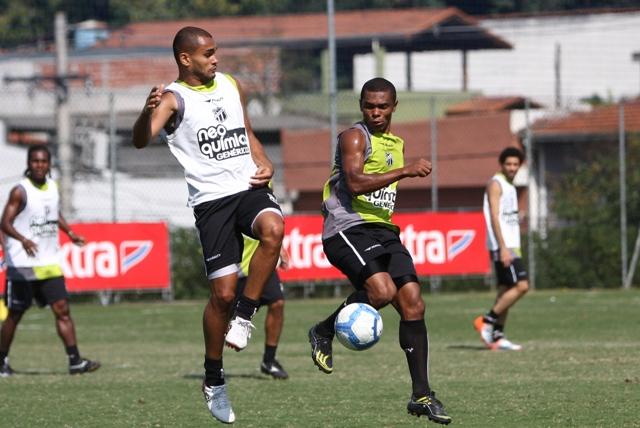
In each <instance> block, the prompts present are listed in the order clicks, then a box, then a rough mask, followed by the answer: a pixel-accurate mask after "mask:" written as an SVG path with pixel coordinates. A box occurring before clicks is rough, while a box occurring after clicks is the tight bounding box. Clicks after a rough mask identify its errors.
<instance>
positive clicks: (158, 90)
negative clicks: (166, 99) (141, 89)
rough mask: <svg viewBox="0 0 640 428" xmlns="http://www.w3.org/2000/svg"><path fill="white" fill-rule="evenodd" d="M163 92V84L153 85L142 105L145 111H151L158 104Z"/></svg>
mask: <svg viewBox="0 0 640 428" xmlns="http://www.w3.org/2000/svg"><path fill="white" fill-rule="evenodd" d="M163 92H164V85H160V86H154V87H153V88H152V89H151V92H150V93H149V96H148V97H147V102H146V103H145V105H144V111H145V113H151V112H152V111H153V110H154V109H155V108H156V107H158V105H159V104H160V100H161V99H162V93H163Z"/></svg>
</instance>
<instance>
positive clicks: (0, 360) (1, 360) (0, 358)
mask: <svg viewBox="0 0 640 428" xmlns="http://www.w3.org/2000/svg"><path fill="white" fill-rule="evenodd" d="M8 356H9V352H6V351H0V364H4V360H5V358H7V357H8Z"/></svg>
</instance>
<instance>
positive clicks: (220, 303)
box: [210, 289, 236, 309]
mask: <svg viewBox="0 0 640 428" xmlns="http://www.w3.org/2000/svg"><path fill="white" fill-rule="evenodd" d="M210 300H211V304H212V305H213V306H214V307H217V308H221V309H226V308H229V307H231V305H232V304H233V302H234V301H235V300H236V293H235V292H234V291H233V290H231V289H222V290H218V291H217V292H216V293H215V295H212V296H211V298H210Z"/></svg>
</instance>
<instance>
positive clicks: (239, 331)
mask: <svg viewBox="0 0 640 428" xmlns="http://www.w3.org/2000/svg"><path fill="white" fill-rule="evenodd" d="M252 328H255V327H254V326H253V324H251V321H249V320H246V319H244V318H240V317H234V318H233V319H232V320H231V321H229V329H228V330H227V336H226V337H225V339H224V340H225V342H227V346H229V347H230V348H233V349H235V350H236V351H242V350H243V349H244V348H246V347H247V341H248V340H249V338H250V337H251V329H252Z"/></svg>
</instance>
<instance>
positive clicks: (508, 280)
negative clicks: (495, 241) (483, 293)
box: [489, 251, 529, 287]
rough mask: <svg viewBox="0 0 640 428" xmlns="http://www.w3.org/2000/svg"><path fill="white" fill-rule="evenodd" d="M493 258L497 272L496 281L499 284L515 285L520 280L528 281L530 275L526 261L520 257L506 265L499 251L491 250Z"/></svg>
mask: <svg viewBox="0 0 640 428" xmlns="http://www.w3.org/2000/svg"><path fill="white" fill-rule="evenodd" d="M489 254H490V256H491V260H493V269H494V271H495V273H496V282H497V283H498V285H506V286H509V287H513V286H514V285H516V284H517V283H518V281H526V280H527V279H528V277H529V275H528V274H527V269H526V268H525V267H524V262H523V261H522V259H521V258H520V257H516V258H514V259H513V261H512V262H511V264H510V265H509V266H507V267H504V265H503V264H502V262H501V261H500V252H499V251H490V252H489Z"/></svg>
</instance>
